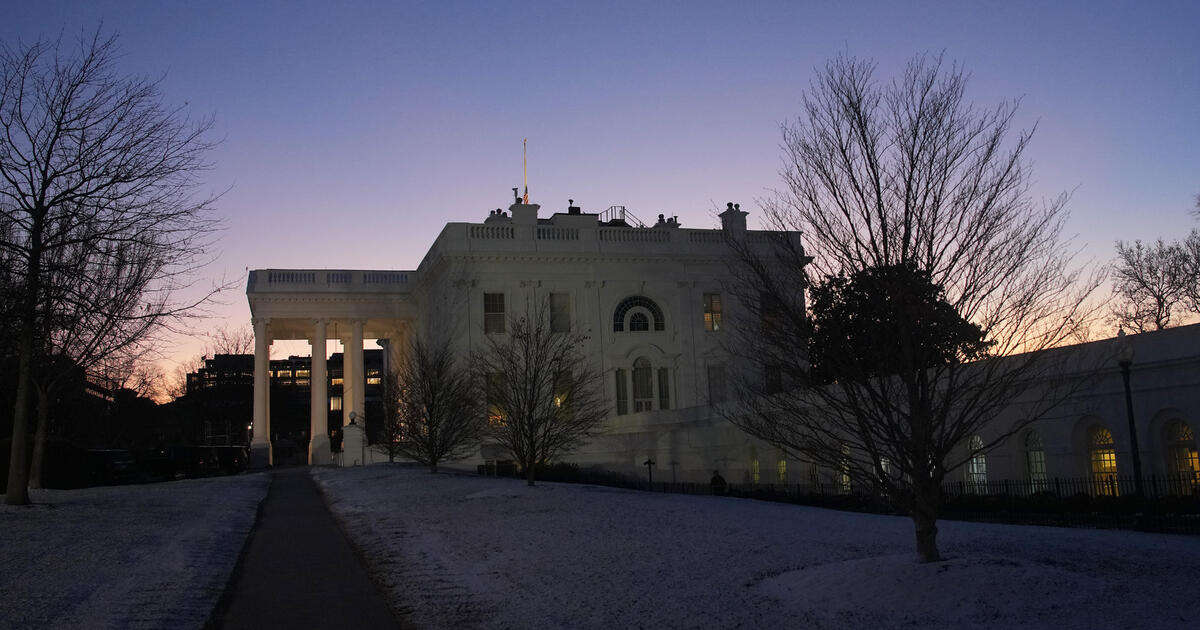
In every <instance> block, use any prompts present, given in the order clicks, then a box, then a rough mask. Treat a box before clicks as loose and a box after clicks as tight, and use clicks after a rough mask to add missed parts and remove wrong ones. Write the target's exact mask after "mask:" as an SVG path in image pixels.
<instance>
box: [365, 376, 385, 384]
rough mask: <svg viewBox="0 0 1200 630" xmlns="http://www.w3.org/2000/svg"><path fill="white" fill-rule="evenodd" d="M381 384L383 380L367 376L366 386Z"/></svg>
mask: <svg viewBox="0 0 1200 630" xmlns="http://www.w3.org/2000/svg"><path fill="white" fill-rule="evenodd" d="M382 382H383V379H382V378H381V377H378V376H368V377H367V385H378V384H380V383H382Z"/></svg>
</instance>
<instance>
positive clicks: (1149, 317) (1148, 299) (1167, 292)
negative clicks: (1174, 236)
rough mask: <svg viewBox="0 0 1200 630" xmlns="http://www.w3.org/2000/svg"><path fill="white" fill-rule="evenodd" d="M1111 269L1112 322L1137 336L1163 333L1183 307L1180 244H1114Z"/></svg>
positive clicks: (1185, 283) (1184, 291)
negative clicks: (1146, 333)
mask: <svg viewBox="0 0 1200 630" xmlns="http://www.w3.org/2000/svg"><path fill="white" fill-rule="evenodd" d="M1116 249H1117V259H1116V261H1114V262H1113V265H1112V277H1113V298H1114V300H1113V303H1112V307H1111V311H1112V318H1113V320H1114V321H1115V322H1116V323H1117V324H1118V325H1119V326H1122V327H1126V328H1131V329H1133V330H1135V331H1137V332H1145V331H1147V330H1162V329H1163V328H1166V327H1167V326H1169V325H1170V324H1171V320H1172V319H1173V318H1175V317H1176V316H1177V315H1179V311H1180V309H1181V308H1183V307H1184V306H1185V300H1186V298H1187V293H1188V289H1189V278H1188V269H1187V267H1188V264H1187V263H1188V261H1187V254H1186V253H1185V248H1184V246H1183V245H1180V244H1179V243H1174V242H1172V243H1166V242H1164V241H1163V240H1162V239H1161V238H1160V239H1158V240H1157V241H1155V242H1154V244H1153V245H1145V244H1143V243H1142V242H1141V241H1140V240H1138V241H1134V242H1133V243H1126V242H1124V241H1117V245H1116Z"/></svg>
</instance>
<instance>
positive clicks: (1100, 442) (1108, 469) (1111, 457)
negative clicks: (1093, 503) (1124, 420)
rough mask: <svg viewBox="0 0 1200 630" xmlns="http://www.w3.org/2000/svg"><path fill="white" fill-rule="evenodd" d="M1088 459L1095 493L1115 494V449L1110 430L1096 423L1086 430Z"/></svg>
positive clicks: (1116, 493) (1117, 490) (1117, 491)
mask: <svg viewBox="0 0 1200 630" xmlns="http://www.w3.org/2000/svg"><path fill="white" fill-rule="evenodd" d="M1088 460H1089V463H1090V464H1091V473H1092V485H1093V486H1094V488H1095V491H1096V494H1098V495H1103V496H1117V495H1118V494H1120V491H1119V489H1118V488H1117V449H1116V443H1115V442H1114V441H1113V435H1112V431H1109V430H1108V429H1106V428H1104V427H1102V426H1099V425H1096V426H1094V427H1092V428H1091V429H1089V430H1088Z"/></svg>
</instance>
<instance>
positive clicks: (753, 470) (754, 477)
mask: <svg viewBox="0 0 1200 630" xmlns="http://www.w3.org/2000/svg"><path fill="white" fill-rule="evenodd" d="M758 480H759V475H758V458H757V457H756V458H754V459H752V460H750V483H753V484H755V485H757V484H758Z"/></svg>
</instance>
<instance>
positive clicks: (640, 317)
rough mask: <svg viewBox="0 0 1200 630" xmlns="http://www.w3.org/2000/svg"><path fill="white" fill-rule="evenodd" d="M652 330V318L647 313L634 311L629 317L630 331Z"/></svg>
mask: <svg viewBox="0 0 1200 630" xmlns="http://www.w3.org/2000/svg"><path fill="white" fill-rule="evenodd" d="M647 330H650V319H649V318H648V317H646V314H645V313H640V312H639V313H634V314H633V315H631V316H630V317H629V332H645V331H647Z"/></svg>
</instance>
